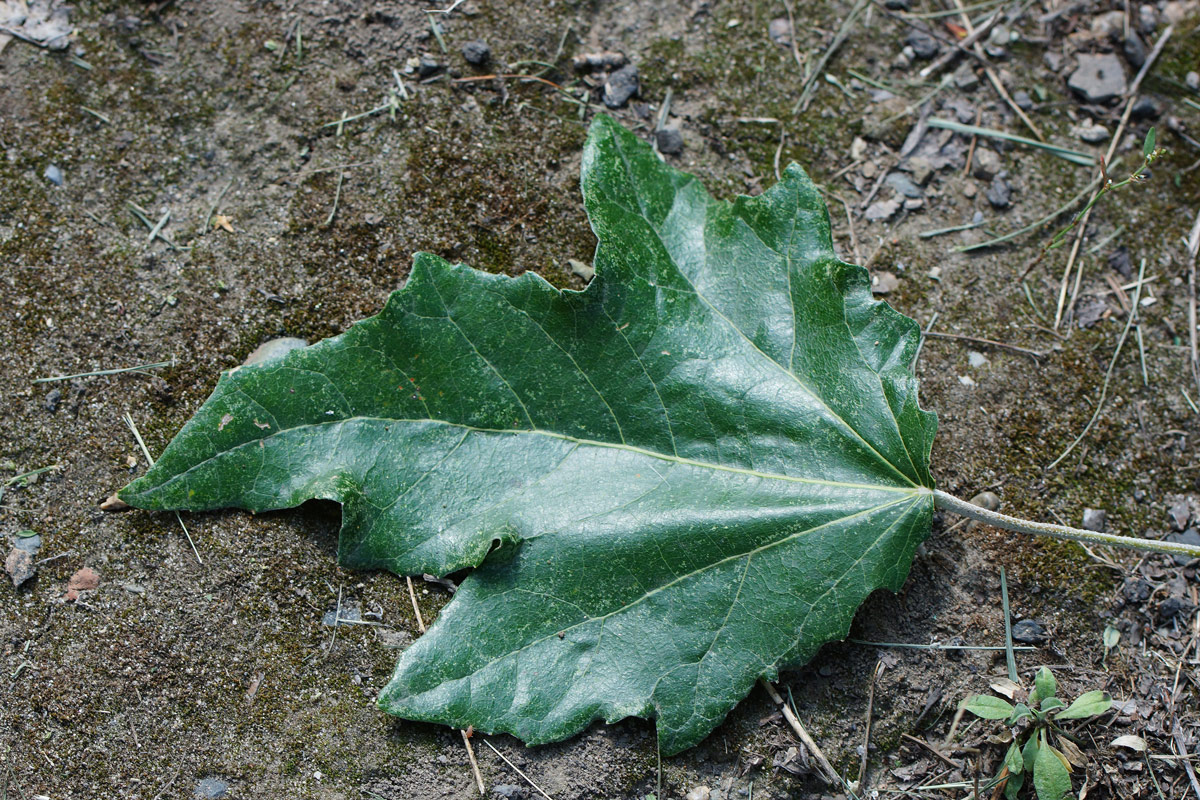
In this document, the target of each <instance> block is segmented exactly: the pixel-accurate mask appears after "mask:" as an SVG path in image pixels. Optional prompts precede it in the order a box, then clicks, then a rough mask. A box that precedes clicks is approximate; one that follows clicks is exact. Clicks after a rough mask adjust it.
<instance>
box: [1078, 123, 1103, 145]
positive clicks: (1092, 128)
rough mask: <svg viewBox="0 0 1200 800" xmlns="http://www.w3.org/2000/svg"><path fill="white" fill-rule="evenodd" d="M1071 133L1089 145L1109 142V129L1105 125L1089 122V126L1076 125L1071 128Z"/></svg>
mask: <svg viewBox="0 0 1200 800" xmlns="http://www.w3.org/2000/svg"><path fill="white" fill-rule="evenodd" d="M1071 133H1073V134H1075V135H1076V136H1078V137H1079V138H1080V139H1082V140H1083V141H1085V142H1087V143H1088V144H1100V143H1101V142H1107V141H1108V136H1109V134H1108V128H1106V127H1104V126H1103V125H1098V124H1096V123H1094V122H1089V123H1088V124H1087V125H1075V126H1073V127H1072V128H1071Z"/></svg>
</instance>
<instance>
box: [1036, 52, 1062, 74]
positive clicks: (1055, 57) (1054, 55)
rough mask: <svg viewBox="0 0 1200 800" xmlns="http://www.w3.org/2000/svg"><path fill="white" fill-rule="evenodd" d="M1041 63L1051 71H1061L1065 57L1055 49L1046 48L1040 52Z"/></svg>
mask: <svg viewBox="0 0 1200 800" xmlns="http://www.w3.org/2000/svg"><path fill="white" fill-rule="evenodd" d="M1042 63H1043V64H1045V65H1046V69H1048V70H1050V71H1051V72H1062V69H1063V67H1065V66H1066V65H1067V58H1066V56H1064V55H1063V54H1062V53H1060V52H1058V51H1057V50H1047V51H1046V52H1045V53H1043V54H1042Z"/></svg>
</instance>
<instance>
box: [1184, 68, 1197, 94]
mask: <svg viewBox="0 0 1200 800" xmlns="http://www.w3.org/2000/svg"><path fill="white" fill-rule="evenodd" d="M1183 82H1184V83H1186V84H1187V87H1188V88H1189V89H1191V90H1192V91H1193V92H1194V91H1197V90H1200V72H1196V70H1192V71H1191V72H1189V73H1188V74H1187V75H1185V76H1183Z"/></svg>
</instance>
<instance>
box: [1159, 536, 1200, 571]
mask: <svg viewBox="0 0 1200 800" xmlns="http://www.w3.org/2000/svg"><path fill="white" fill-rule="evenodd" d="M1163 540H1164V541H1168V542H1177V543H1179V544H1190V545H1194V546H1196V547H1200V531H1197V530H1196V529H1195V528H1188V529H1187V530H1186V531H1175V532H1173V533H1168V534H1167V535H1166V536H1164V537H1163ZM1174 559H1175V566H1177V567H1182V566H1184V565H1186V564H1188V563H1189V562H1191V560H1192V559H1191V557H1190V556H1174Z"/></svg>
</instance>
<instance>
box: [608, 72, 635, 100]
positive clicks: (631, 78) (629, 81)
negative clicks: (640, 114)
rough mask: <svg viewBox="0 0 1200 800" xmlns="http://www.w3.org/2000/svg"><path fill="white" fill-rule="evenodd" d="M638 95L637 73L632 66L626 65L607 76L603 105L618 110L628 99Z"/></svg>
mask: <svg viewBox="0 0 1200 800" xmlns="http://www.w3.org/2000/svg"><path fill="white" fill-rule="evenodd" d="M637 93H638V71H637V67H635V66H634V65H633V64H626V65H625V66H623V67H621V68H620V69H619V70H617V71H616V72H614V73H612V74H611V75H609V76H608V80H606V81H605V82H604V105H606V106H608V107H609V108H620V107H621V106H623V105H625V104H626V103H628V102H629V98H631V97H633V96H634V95H635V94H637Z"/></svg>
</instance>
